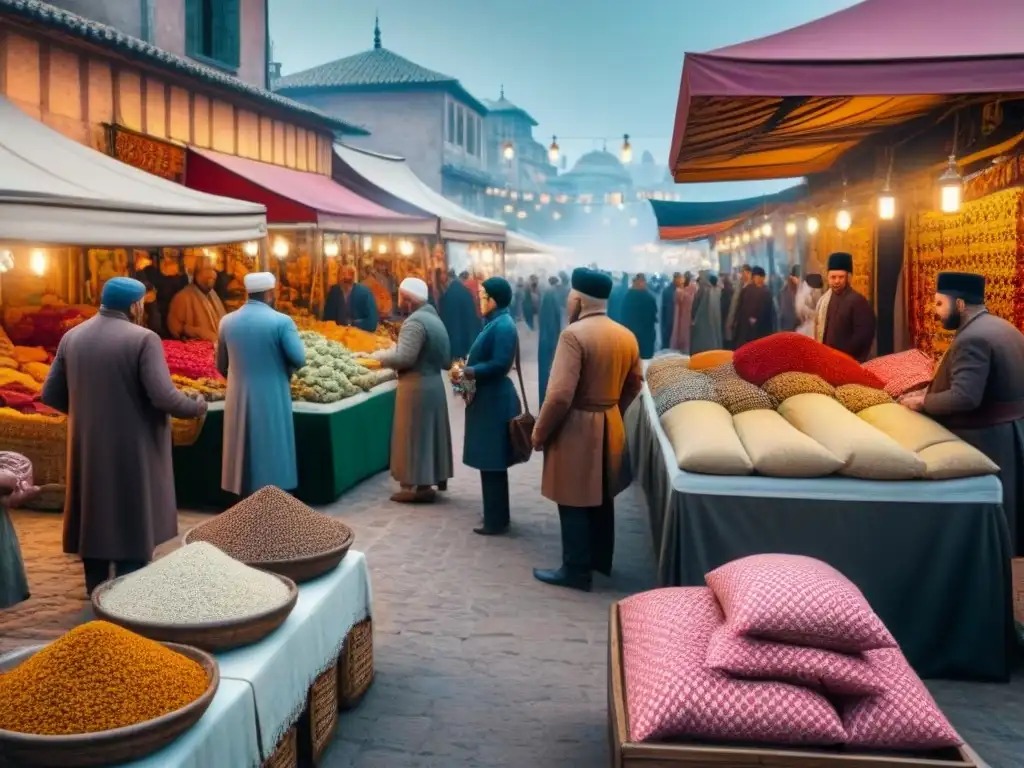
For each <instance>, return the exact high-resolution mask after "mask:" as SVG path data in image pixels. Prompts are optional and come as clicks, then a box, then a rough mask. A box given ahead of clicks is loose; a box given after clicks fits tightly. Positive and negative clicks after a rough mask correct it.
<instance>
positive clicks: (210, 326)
mask: <svg viewBox="0 0 1024 768" xmlns="http://www.w3.org/2000/svg"><path fill="white" fill-rule="evenodd" d="M216 282H217V270H216V268H215V267H214V266H213V264H212V263H210V261H208V260H207V259H202V260H201V261H200V262H199V263H198V264H197V268H196V272H195V276H194V278H193V281H192V283H190V284H189V285H186V286H185V287H184V288H182V289H181V290H180V291H178V292H177V293H176V294H175V295H174V298H173V299H171V306H170V308H169V309H168V311H167V330H168V331H170V333H171V336H173V337H174V338H176V339H181V340H182V341H187V340H189V339H202V340H204V341H217V328H218V327H219V326H220V319H221V318H222V317H224V315H225V314H227V312H226V311H225V309H224V304H223V303H222V302H221V300H220V297H219V296H218V295H217V294H216V292H215V291H214V290H213V288H214V284H215V283H216Z"/></svg>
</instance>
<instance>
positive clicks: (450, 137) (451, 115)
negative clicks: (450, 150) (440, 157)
mask: <svg viewBox="0 0 1024 768" xmlns="http://www.w3.org/2000/svg"><path fill="white" fill-rule="evenodd" d="M445 138H446V139H447V141H448V143H449V144H454V143H455V102H454V101H452V100H451V99H449V100H448V131H447V136H446V137H445Z"/></svg>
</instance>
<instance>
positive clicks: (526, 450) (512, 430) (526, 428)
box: [508, 337, 537, 464]
mask: <svg viewBox="0 0 1024 768" xmlns="http://www.w3.org/2000/svg"><path fill="white" fill-rule="evenodd" d="M516 374H517V375H518V376H519V393H520V395H521V396H522V398H523V412H522V413H521V414H519V415H518V416H516V417H515V418H514V419H512V420H511V421H510V422H509V423H508V431H509V436H510V437H511V438H512V463H513V464H525V463H526V462H528V461H529V460H530V457H531V456H532V455H533V427H534V424H536V423H537V420H536V419H534V418H533V414H532V413H530V404H529V403H528V402H527V400H526V387H525V386H524V385H523V367H522V365H521V364H520V362H519V338H518V337H517V338H516Z"/></svg>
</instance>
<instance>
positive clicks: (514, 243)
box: [505, 231, 568, 256]
mask: <svg viewBox="0 0 1024 768" xmlns="http://www.w3.org/2000/svg"><path fill="white" fill-rule="evenodd" d="M505 253H517V254H518V253H543V254H547V255H550V256H559V255H562V254H566V253H568V249H566V248H558V247H556V246H554V245H548V244H546V243H542V242H540V241H539V240H534V239H533V238H532V237H527V236H526V235H524V234H521V233H519V232H511V231H510V232H509V233H508V235H507V239H506V241H505Z"/></svg>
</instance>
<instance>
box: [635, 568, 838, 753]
mask: <svg viewBox="0 0 1024 768" xmlns="http://www.w3.org/2000/svg"><path fill="white" fill-rule="evenodd" d="M619 616H620V619H621V625H622V657H623V667H624V674H625V679H626V711H627V716H628V720H629V732H630V738H631V740H633V741H656V740H664V739H669V738H673V737H689V738H700V739H712V740H719V741H744V742H760V743H771V744H818V745H825V744H838V743H841V742H843V741H844V740H845V739H846V733H845V731H843V726H842V722H841V721H840V719H839V714H838V713H837V712H836V710H835V708H834V707H833V706H832V705H831V704H830V703H829V702H828V700H826V699H825V697H824V696H822V695H821V694H819V693H816V692H814V691H812V690H810V689H809V688H804V687H800V686H796V685H790V684H788V683H781V682H762V681H752V680H734V679H732V678H730V677H728V676H727V675H725V674H723V673H721V672H716V671H715V670H713V669H710V668H709V667H708V666H706V665H705V663H704V661H705V659H706V658H707V653H708V643H709V642H710V640H711V635H712V634H713V633H714V632H715V630H716V629H718V628H719V627H721V626H722V621H723V617H722V612H721V609H720V608H719V607H718V603H717V601H716V600H715V596H714V595H713V594H712V593H711V590H710V589H706V588H704V587H671V588H668V589H656V590H653V591H651V592H643V593H641V594H639V595H634V596H632V597H628V598H626V599H625V600H623V601H622V602H620V603H619Z"/></svg>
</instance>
